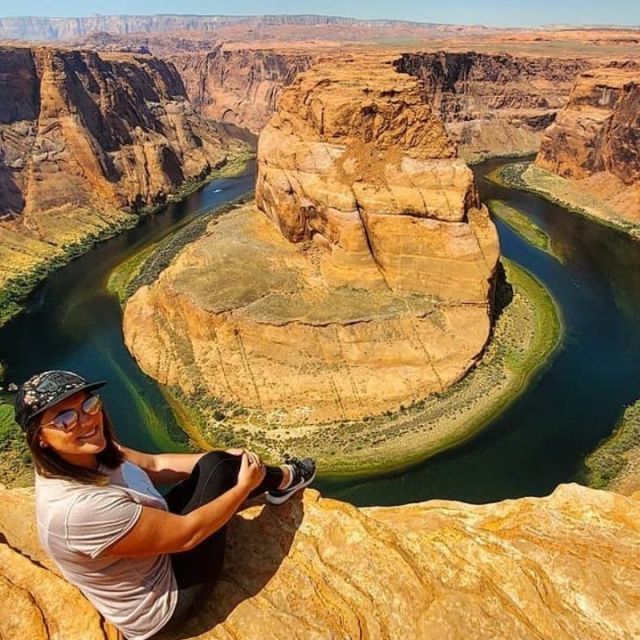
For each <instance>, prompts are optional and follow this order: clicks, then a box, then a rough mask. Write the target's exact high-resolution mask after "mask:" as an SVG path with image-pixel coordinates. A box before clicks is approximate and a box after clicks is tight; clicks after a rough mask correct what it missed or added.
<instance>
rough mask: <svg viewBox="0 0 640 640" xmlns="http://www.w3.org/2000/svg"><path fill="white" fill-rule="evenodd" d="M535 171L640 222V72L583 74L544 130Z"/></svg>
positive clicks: (619, 69) (623, 70)
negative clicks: (557, 177) (541, 171)
mask: <svg viewBox="0 0 640 640" xmlns="http://www.w3.org/2000/svg"><path fill="white" fill-rule="evenodd" d="M536 166H537V167H539V168H540V169H543V170H545V171H548V172H551V173H553V174H555V175H557V176H560V177H562V178H566V179H568V181H569V183H570V184H573V185H575V188H576V190H579V191H581V192H583V193H586V194H590V195H592V196H593V197H594V198H598V199H601V200H603V201H605V202H606V204H607V205H608V206H609V207H611V208H613V209H615V210H616V211H617V213H618V214H619V217H620V218H621V219H622V220H626V221H629V222H633V223H635V224H638V223H640V67H638V66H637V65H632V64H627V65H622V66H620V67H615V66H611V67H608V68H600V69H594V70H592V71H588V72H586V73H583V74H582V75H581V76H580V77H579V78H578V79H577V81H576V83H575V86H574V87H573V91H572V92H571V97H570V99H569V102H568V104H567V105H566V107H565V108H564V109H563V110H562V111H560V113H559V114H558V117H557V118H556V120H555V122H554V123H553V125H551V126H550V127H549V128H548V129H547V130H546V131H545V135H544V139H543V140H542V143H541V145H540V151H539V153H538V156H537V158H536Z"/></svg>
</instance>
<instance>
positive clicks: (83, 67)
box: [0, 48, 227, 228]
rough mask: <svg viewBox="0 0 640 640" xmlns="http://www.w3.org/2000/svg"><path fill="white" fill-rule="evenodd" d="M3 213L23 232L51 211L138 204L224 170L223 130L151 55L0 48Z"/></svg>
mask: <svg viewBox="0 0 640 640" xmlns="http://www.w3.org/2000/svg"><path fill="white" fill-rule="evenodd" d="M0 72H1V73H2V76H3V92H2V95H1V96H0V141H1V144H2V158H1V159H2V164H1V165H0V175H1V177H2V178H1V180H2V181H1V182H0V193H2V196H3V197H2V199H1V200H0V214H3V215H6V214H14V215H20V214H24V217H25V224H26V226H27V227H30V228H34V227H37V226H38V224H37V221H38V218H37V216H41V215H43V214H46V212H48V211H50V210H51V209H54V208H56V207H60V206H64V205H67V204H73V205H74V206H76V207H83V206H85V207H86V206H93V207H96V208H105V207H106V206H109V205H111V206H113V207H116V208H136V207H140V206H143V205H146V204H152V203H155V202H158V201H160V200H161V199H162V197H164V196H166V195H167V194H169V193H170V192H171V191H172V190H174V189H175V188H176V187H177V186H178V185H180V184H181V183H182V182H183V181H184V180H186V179H192V178H202V177H203V176H205V175H206V174H207V172H208V171H210V170H211V169H212V168H213V167H216V166H219V165H222V164H224V162H225V159H226V152H227V144H226V139H225V136H224V134H222V133H220V132H219V131H217V130H216V129H215V128H214V127H213V126H211V125H209V124H207V123H206V122H205V121H203V120H202V119H200V118H199V117H198V116H196V115H195V114H194V113H193V110H192V107H191V105H190V103H189V101H188V99H187V96H186V93H185V90H184V86H183V84H182V81H181V79H180V76H179V75H178V73H177V72H176V70H175V68H174V67H173V66H172V65H170V64H167V63H166V62H163V61H161V60H158V59H155V58H153V57H150V56H129V57H126V56H124V55H120V56H118V57H112V56H105V57H101V56H99V55H98V54H96V53H95V52H91V51H72V50H56V49H48V48H39V49H28V48H23V49H21V48H2V49H0Z"/></svg>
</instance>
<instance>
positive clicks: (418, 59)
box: [396, 51, 593, 160]
mask: <svg viewBox="0 0 640 640" xmlns="http://www.w3.org/2000/svg"><path fill="white" fill-rule="evenodd" d="M592 65H593V62H591V61H589V60H587V59H571V58H564V59H563V58H545V57H525V56H518V57H516V56H510V55H505V54H502V55H501V54H484V53H476V52H474V51H467V52H460V53H455V52H437V53H407V54H404V55H403V56H402V57H401V58H400V59H399V60H398V62H397V63H396V66H397V68H398V70H399V71H402V72H403V73H408V74H410V75H412V76H415V77H417V78H420V79H421V80H422V81H423V82H424V84H425V87H426V90H427V92H428V94H429V99H430V102H431V103H432V104H433V105H434V106H435V107H436V108H437V110H438V111H439V113H440V115H441V116H442V118H443V120H444V122H445V125H446V127H447V131H448V132H449V133H450V135H451V136H452V137H453V139H454V140H456V141H457V142H458V144H459V146H460V153H461V154H462V155H463V156H464V157H465V158H466V159H467V160H479V159H482V158H483V157H486V156H492V155H508V154H522V153H527V152H530V153H534V152H536V151H537V150H538V146H539V144H540V141H541V139H542V134H543V132H544V130H545V128H546V127H547V126H548V125H549V124H550V123H551V122H552V121H553V119H554V117H555V115H556V113H557V112H558V110H559V109H561V108H562V107H564V106H565V105H566V103H567V100H568V97H569V94H570V91H571V87H572V85H573V83H574V81H575V78H576V76H577V75H578V74H580V73H581V72H582V71H584V70H586V69H588V68H589V67H591V66H592Z"/></svg>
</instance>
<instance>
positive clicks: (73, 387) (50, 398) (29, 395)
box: [15, 369, 107, 431]
mask: <svg viewBox="0 0 640 640" xmlns="http://www.w3.org/2000/svg"><path fill="white" fill-rule="evenodd" d="M105 384H107V383H106V382H104V381H100V382H87V380H85V379H84V378H83V377H82V376H79V375H78V374H77V373H73V372H72V371H61V370H59V369H55V370H53V371H43V372H42V373H38V374H37V375H35V376H32V377H31V378H29V379H28V380H27V381H26V382H24V383H23V384H22V385H21V386H20V388H19V389H18V393H17V395H16V400H15V418H16V422H17V423H18V424H19V425H20V426H21V427H22V430H23V431H26V430H27V426H28V425H29V423H30V422H31V420H32V418H35V416H37V415H40V414H41V413H42V412H43V411H46V410H47V409H48V408H49V407H51V406H53V405H54V404H56V403H58V402H60V401H61V400H64V399H65V398H68V397H69V396H72V395H73V394H74V393H78V391H94V390H95V389H99V388H100V387H103V386H104V385H105Z"/></svg>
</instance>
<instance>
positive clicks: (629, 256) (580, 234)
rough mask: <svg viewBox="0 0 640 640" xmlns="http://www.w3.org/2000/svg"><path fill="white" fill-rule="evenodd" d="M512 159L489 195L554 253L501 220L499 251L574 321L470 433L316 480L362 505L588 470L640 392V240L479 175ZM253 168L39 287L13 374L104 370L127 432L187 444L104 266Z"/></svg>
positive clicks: (21, 319) (21, 321) (10, 329)
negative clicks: (495, 173) (530, 374)
mask: <svg viewBox="0 0 640 640" xmlns="http://www.w3.org/2000/svg"><path fill="white" fill-rule="evenodd" d="M504 162H505V161H504V160H495V161H489V162H486V163H483V164H482V165H479V166H477V167H476V168H475V172H476V177H477V180H478V185H479V188H480V191H481V195H482V198H483V200H485V201H486V200H488V199H489V198H498V199H501V200H503V201H505V202H506V203H507V204H509V205H510V206H512V207H515V208H517V209H519V210H520V211H522V212H524V213H525V214H526V215H527V216H528V217H529V218H530V219H531V220H532V221H534V222H535V223H536V224H537V225H538V226H539V227H540V228H541V229H543V230H544V231H545V232H546V233H547V234H548V235H549V237H550V239H551V246H552V249H553V252H554V254H555V255H556V256H558V258H559V260H558V259H556V258H554V257H552V256H551V255H549V254H547V253H544V252H541V251H539V250H537V249H535V248H533V247H532V246H530V245H528V244H527V243H525V242H524V241H523V240H522V239H521V238H520V237H519V236H517V235H516V234H515V233H514V232H513V231H511V229H510V228H509V227H507V226H505V225H504V224H502V223H501V222H500V221H497V225H498V229H499V233H500V241H501V246H502V253H503V254H504V255H505V256H507V257H508V258H510V259H512V260H514V261H515V262H517V263H519V264H521V265H522V266H524V267H525V268H526V269H528V270H529V271H530V272H531V273H533V274H534V275H535V276H536V277H537V278H538V279H539V280H540V281H541V282H542V283H543V284H544V285H545V286H546V287H547V288H548V289H549V290H550V292H551V293H552V295H553V296H554V298H555V299H556V301H557V302H558V305H559V307H560V309H561V311H562V314H563V319H564V323H565V326H566V334H565V340H564V343H563V345H562V346H561V348H560V350H559V351H558V352H557V353H556V355H555V356H554V358H553V360H552V361H551V363H550V364H549V366H548V367H547V368H546V369H545V370H544V371H543V372H542V373H541V374H540V375H539V376H538V378H537V379H536V381H535V382H534V384H532V385H531V386H530V388H529V389H527V391H526V392H525V393H523V394H522V396H521V397H520V398H519V399H518V400H517V401H516V403H514V404H513V405H512V406H511V407H510V408H509V409H507V410H506V411H505V412H504V413H503V414H502V415H500V416H499V417H498V418H497V419H495V420H494V421H492V422H491V423H490V424H489V425H487V427H486V429H485V430H484V431H483V432H482V433H481V434H480V435H479V436H478V437H477V438H475V439H474V440H473V441H471V442H470V443H468V444H467V445H465V446H462V447H460V448H458V449H455V450H452V451H450V452H447V453H445V454H442V455H440V456H438V457H436V458H433V459H431V460H428V461H426V462H424V463H422V464H420V465H418V466H417V467H415V468H412V469H410V470H408V471H406V472H404V473H401V474H397V475H393V476H389V477H378V478H375V479H371V480H368V481H364V482H362V481H361V482H357V483H354V482H349V481H341V482H339V483H338V482H327V481H324V482H323V481H319V482H318V483H317V486H318V488H319V489H321V490H322V491H323V492H324V493H325V494H326V495H330V496H335V497H339V498H342V499H345V500H348V501H350V502H353V503H355V504H358V505H370V504H377V505H388V504H402V503H406V502H414V501H422V500H427V499H430V498H446V499H456V500H464V501H469V502H487V501H493V500H499V499H503V498H509V497H513V498H515V497H520V496H524V495H544V494H547V493H549V492H550V491H552V490H553V489H554V487H555V486H556V485H557V484H559V483H561V482H568V481H572V480H580V479H581V474H582V459H583V457H584V455H585V454H586V453H588V452H589V451H591V450H592V449H593V448H594V447H595V446H596V444H597V443H598V442H599V440H601V439H602V438H603V437H604V436H606V435H608V434H609V433H610V432H611V430H612V427H613V425H614V424H615V422H616V420H617V418H618V416H619V415H620V413H621V411H622V409H623V407H624V406H625V405H626V404H629V403H631V402H632V401H634V400H637V399H638V398H640V382H638V381H639V380H640V322H639V321H638V320H639V319H640V296H638V291H639V287H640V243H638V242H634V241H632V240H631V239H630V238H628V237H627V236H625V235H624V234H622V233H620V232H618V231H615V230H613V229H610V228H607V227H604V226H602V225H599V224H597V223H594V222H591V221H589V220H586V219H584V218H582V217H580V216H577V215H575V214H571V213H569V212H567V211H566V210H564V209H562V208H561V207H558V206H556V205H553V204H551V203H549V202H547V201H545V200H543V199H541V198H539V197H537V196H533V195H530V194H526V193H522V192H519V191H515V190H511V189H506V188H503V187H498V186H496V185H493V184H490V183H489V182H487V181H485V180H484V178H483V177H484V176H485V175H486V174H487V173H488V172H490V171H491V170H493V169H494V168H496V167H497V166H499V165H500V164H502V163H504ZM254 171H255V165H253V164H252V165H251V166H250V167H249V168H248V169H247V172H246V173H245V174H244V175H242V176H239V177H237V178H225V179H221V180H215V181H212V182H211V183H209V184H208V185H207V186H206V187H204V188H203V189H202V190H201V191H199V192H197V193H194V194H192V195H190V196H188V197H187V198H186V199H185V200H184V201H182V202H181V203H179V204H175V205H169V206H167V207H165V208H164V209H163V210H162V211H161V212H159V213H158V214H156V215H155V216H153V217H150V218H148V219H145V220H144V221H143V222H142V223H141V225H140V226H138V227H136V228H135V229H133V230H131V231H128V232H125V233H124V234H122V235H120V236H118V237H116V238H113V239H111V240H107V241H106V242H104V243H102V244H100V245H98V246H96V247H94V248H93V249H92V250H91V251H89V252H88V253H87V254H86V255H84V256H82V257H81V258H79V259H77V260H75V261H74V262H72V263H71V264H69V265H68V266H66V267H65V268H63V269H62V270H60V271H59V272H57V273H55V274H54V275H53V276H51V277H50V278H49V279H48V280H47V282H46V283H44V284H43V285H42V286H41V287H40V288H39V289H38V290H37V291H36V292H34V294H33V295H32V297H31V299H30V301H29V305H28V309H27V312H26V313H23V314H22V315H20V316H18V317H17V318H16V319H15V320H14V321H12V322H10V323H9V324H7V325H6V326H5V327H3V328H2V329H0V360H2V361H4V362H5V363H6V365H7V376H6V380H7V381H8V382H11V381H17V382H21V381H22V380H24V379H25V378H26V377H28V376H29V375H31V374H32V373H34V372H36V371H39V370H43V369H49V368H67V369H72V370H77V371H80V372H82V373H83V374H84V375H86V376H88V377H89V378H93V379H106V380H108V381H109V385H108V386H107V387H105V389H104V391H103V394H102V395H103V396H104V398H105V401H106V403H107V406H108V408H109V411H110V414H111V416H112V418H113V420H114V423H115V424H116V426H117V430H118V433H119V436H120V438H121V439H122V440H123V441H124V442H125V444H128V445H130V446H132V447H136V448H141V449H146V450H151V451H161V450H168V449H175V448H176V447H184V442H185V436H184V435H183V434H182V432H181V431H180V429H179V428H178V427H177V425H176V422H175V420H174V418H173V415H172V413H171V410H170V409H169V407H168V406H167V404H166V402H165V401H164V398H163V396H162V394H161V393H160V390H159V388H158V386H157V385H156V384H155V383H154V382H153V381H152V380H151V379H149V378H148V377H146V376H145V375H144V374H143V373H142V372H141V371H140V370H139V369H138V367H137V365H136V363H135V361H134V360H133V359H132V358H131V356H130V355H129V353H128V352H127V350H126V348H125V347H124V344H123V338H122V329H121V312H120V307H119V304H118V301H117V299H116V297H115V296H113V295H111V294H109V293H107V292H106V290H105V285H106V280H107V278H108V275H109V273H110V272H111V270H112V269H113V267H114V266H116V265H117V264H119V263H120V262H122V260H124V259H125V258H127V257H128V256H130V255H132V254H133V253H135V252H136V251H139V250H140V248H141V247H143V246H145V245H146V244H148V243H150V242H156V241H157V240H158V239H160V238H162V237H163V236H165V235H166V234H168V233H170V232H171V230H172V229H174V228H175V227H176V226H177V225H178V224H180V223H183V222H185V221H187V220H190V219H193V218H195V217H196V216H198V215H199V214H201V213H204V212H206V211H209V210H211V209H213V208H216V207H219V206H221V205H224V204H225V203H227V202H230V201H232V200H234V199H236V198H237V197H238V196H240V195H242V194H244V193H246V192H247V191H249V190H250V189H251V188H252V187H253V181H254Z"/></svg>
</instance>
